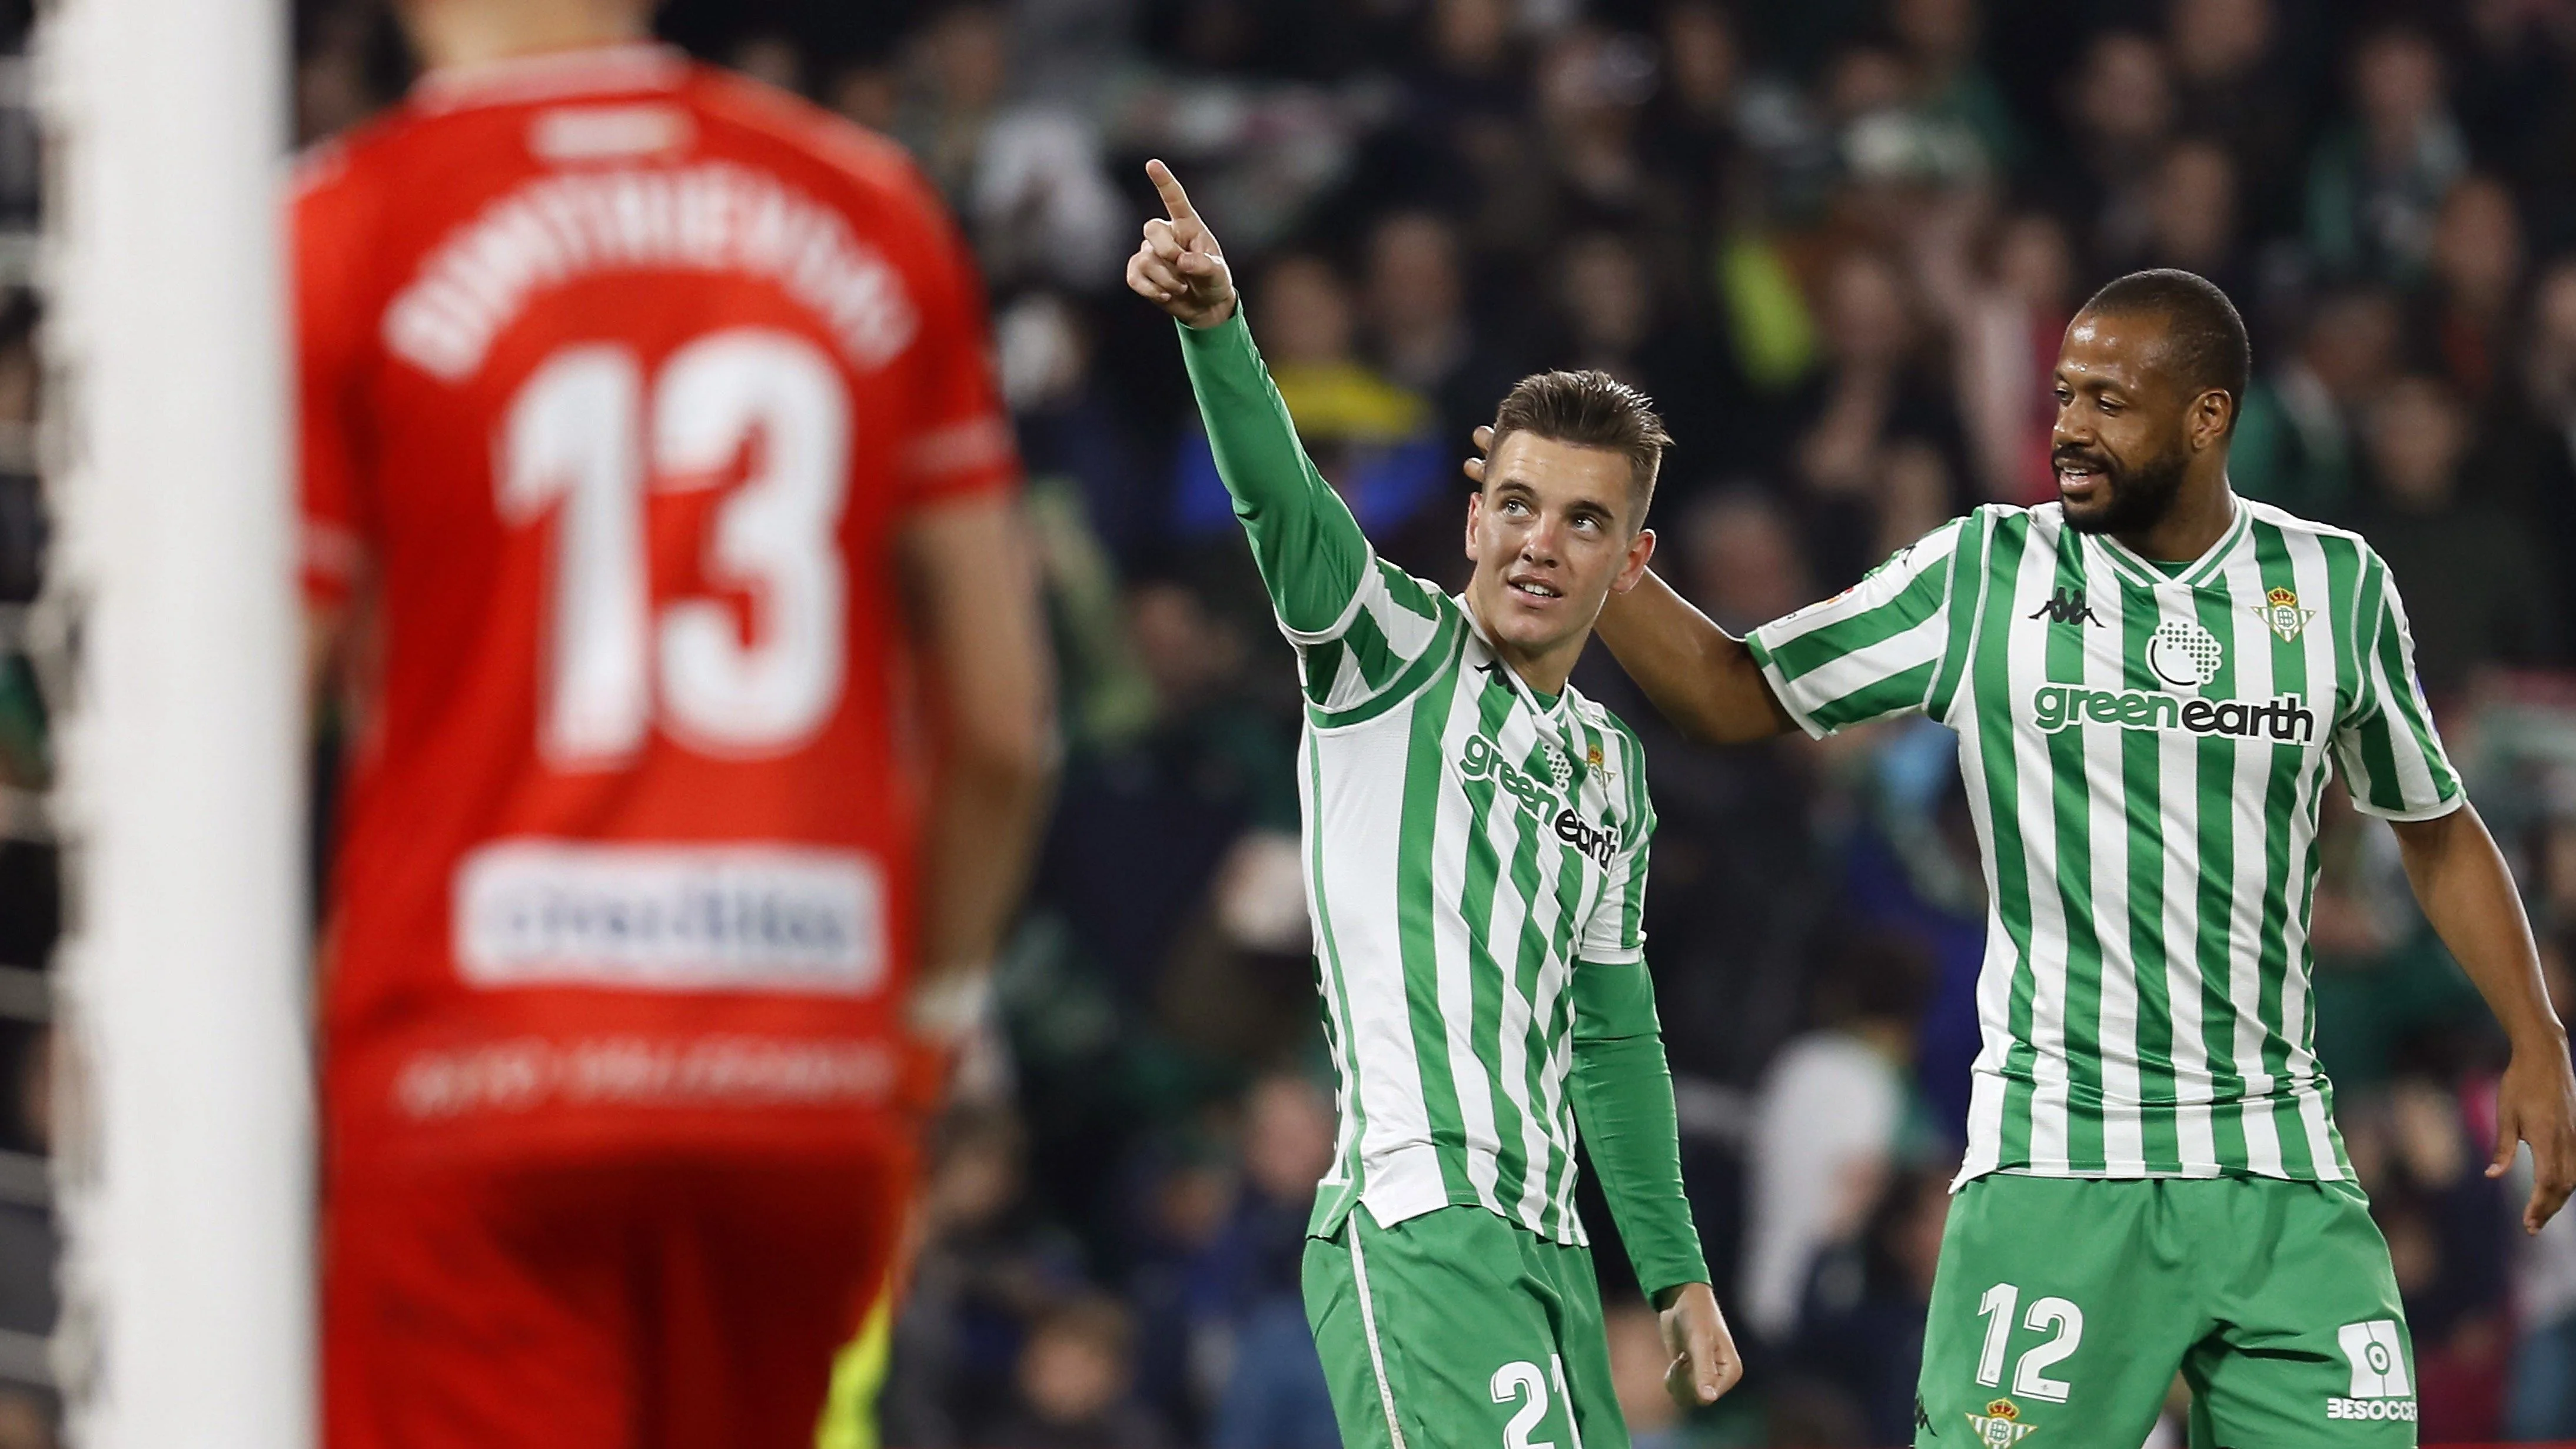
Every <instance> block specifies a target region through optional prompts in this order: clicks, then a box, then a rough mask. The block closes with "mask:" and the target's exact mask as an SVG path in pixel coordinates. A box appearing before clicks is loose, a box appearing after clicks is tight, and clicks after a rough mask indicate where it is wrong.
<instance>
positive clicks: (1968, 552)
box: [1924, 508, 1994, 723]
mask: <svg viewBox="0 0 2576 1449" xmlns="http://www.w3.org/2000/svg"><path fill="white" fill-rule="evenodd" d="M1993 521H1994V515H1993V514H1991V513H1989V512H1988V511H1987V510H1985V509H1982V508H1980V509H1978V510H1977V511H1976V512H1974V513H1971V514H1969V515H1968V516H1967V517H1966V518H1965V519H1963V520H1961V522H1960V524H1959V536H1958V539H1957V541H1956V542H1955V543H1953V544H1952V545H1951V548H1950V567H1949V576H1948V583H1947V587H1946V588H1945V589H1944V591H1943V597H1942V602H1943V605H1944V607H1945V608H1946V609H1947V610H1948V613H1949V626H1950V627H1949V637H1948V638H1947V639H1945V640H1944V641H1943V642H1942V645H1941V668H1940V670H1939V672H1938V673H1936V674H1934V675H1933V677H1932V690H1931V693H1930V694H1929V695H1928V696H1927V697H1926V698H1925V700H1924V710H1925V712H1926V713H1928V714H1930V715H1931V716H1932V717H1933V718H1934V719H1937V720H1941V721H1943V722H1945V723H1946V722H1947V721H1948V720H1949V718H1950V701H1951V700H1953V699H1955V698H1957V697H1958V693H1959V680H1960V679H1961V677H1963V676H1964V675H1965V674H1966V673H1967V669H1968V650H1969V646H1970V642H1971V641H1972V640H1974V639H1975V638H1976V633H1977V631H1976V622H1977V614H1976V608H1977V604H1978V602H1979V601H1981V600H1982V599H1984V597H1985V590H1984V589H1983V587H1982V585H1983V584H1984V582H1985V578H1986V568H1985V563H1986V543H1987V537H1988V530H1989V529H1990V528H1991V527H1992V525H1993Z"/></svg>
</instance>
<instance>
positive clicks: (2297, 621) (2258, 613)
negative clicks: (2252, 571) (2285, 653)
mask: <svg viewBox="0 0 2576 1449" xmlns="http://www.w3.org/2000/svg"><path fill="white" fill-rule="evenodd" d="M2247 607H2248V608H2251V609H2252V610H2253V611H2254V617H2256V618H2258V619H2260V620H2262V621H2263V627H2265V628H2267V629H2269V630H2271V631H2272V632H2273V633H2275V634H2278V635H2280V636H2281V642H2282V643H2284V644H2287V643H2290V642H2292V641H2294V640H2296V639H2297V638H2298V637H2299V631H2300V630H2301V629H2304V628H2306V627H2308V621H2309V620H2310V619H2313V618H2315V617H2316V616H2317V611H2316V610H2314V609H2302V608H2300V607H2299V591H2298V590H2296V589H2274V590H2273V591H2272V592H2270V593H2268V594H2265V595H2264V596H2263V602H2261V603H2259V604H2250V605H2248V606H2247Z"/></svg>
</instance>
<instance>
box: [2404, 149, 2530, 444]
mask: <svg viewBox="0 0 2576 1449" xmlns="http://www.w3.org/2000/svg"><path fill="white" fill-rule="evenodd" d="M2429 262H2430V265H2429V271H2430V276H2429V278H2428V281H2429V285H2428V286H2427V288H2426V289H2425V296H2424V304H2423V308H2422V311H2421V315H2420V318H2419V320H2418V323H2417V334H2418V335H2417V338H2416V346H2417V348H2418V350H2419V351H2420V352H2421V354H2422V355H2423V356H2424V358H2425V360H2426V361H2427V362H2428V363H2429V364H2431V365H2432V366H2434V367H2436V368H2438V369H2439V370H2440V371H2441V373H2442V374H2443V375H2444V376H2445V377H2448V378H2449V379H2450V380H2451V384H2452V385H2453V386H2454V387H2457V388H2458V389H2459V390H2460V393H2461V395H2462V396H2463V397H2466V398H2469V399H2471V400H2473V401H2478V400H2483V399H2485V398H2486V397H2487V396H2488V394H2489V392H2490V391H2491V390H2492V389H2493V388H2494V387H2495V386H2496V385H2497V384H2498V383H2500V382H2502V381H2504V380H2505V375H2506V373H2507V371H2508V368H2509V365H2510V363H2509V358H2510V355H2511V351H2512V347H2513V343H2514V339H2515V334H2516V332H2517V330H2518V328H2517V323H2518V321H2519V318H2518V317H2517V316H2516V315H2515V314H2516V309H2517V308H2518V306H2519V305H2520V303H2521V301H2522V266H2523V255H2522V218H2521V216H2520V214H2519V212H2518V211H2517V210H2516V209H2515V206H2514V200H2513V193H2512V192H2510V191H2507V190H2506V189H2505V188H2504V184H2503V183H2502V182H2500V181H2498V180H2496V179H2495V178H2494V177H2492V176H2481V175H2474V174H2473V175H2469V176H2463V177H2461V178H2460V179H2459V180H2458V181H2456V182H2454V183H2452V186H2451V190H2450V192H2449V194H2448V195H2446V196H2444V197H2443V198H2442V209H2441V211H2440V212H2438V213H2437V214H2436V215H2435V218H2434V222H2433V241H2432V247H2431V252H2430V255H2429Z"/></svg>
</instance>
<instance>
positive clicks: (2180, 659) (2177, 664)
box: [2147, 619, 2227, 689]
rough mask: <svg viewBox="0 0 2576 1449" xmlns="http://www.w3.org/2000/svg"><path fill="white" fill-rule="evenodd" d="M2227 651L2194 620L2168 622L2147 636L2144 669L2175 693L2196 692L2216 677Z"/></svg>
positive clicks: (2214, 636)
mask: <svg viewBox="0 0 2576 1449" xmlns="http://www.w3.org/2000/svg"><path fill="white" fill-rule="evenodd" d="M2226 662H2227V650H2226V649H2225V648H2224V647H2222V646H2221V645H2220V644H2219V642H2218V636H2217V635H2215V634H2212V633H2210V632H2209V631H2208V630H2207V629H2204V628H2202V627H2201V626H2200V623H2199V621H2197V620H2193V619H2167V620H2165V621H2164V622H2163V623H2161V624H2158V625H2157V626H2156V632H2155V633H2153V634H2151V635H2149V636H2147V668H2149V669H2151V670H2153V671H2155V676H2156V678H2158V679H2161V680H2163V681H2164V682H2165V683H2167V684H2169V685H2172V686H2173V687H2174V688H2176V689H2199V688H2201V687H2202V686H2204V685H2206V684H2208V683H2209V682H2210V681H2211V680H2213V679H2216V678H2217V677H2218V670H2219V666H2220V665H2222V664H2224V663H2226Z"/></svg>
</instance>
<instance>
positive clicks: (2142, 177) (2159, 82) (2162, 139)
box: [2043, 30, 2174, 255]
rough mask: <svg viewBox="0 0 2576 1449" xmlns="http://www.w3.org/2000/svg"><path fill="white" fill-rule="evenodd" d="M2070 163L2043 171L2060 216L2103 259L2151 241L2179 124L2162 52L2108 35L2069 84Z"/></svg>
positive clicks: (2098, 39)
mask: <svg viewBox="0 0 2576 1449" xmlns="http://www.w3.org/2000/svg"><path fill="white" fill-rule="evenodd" d="M2064 96H2065V101H2064V105H2065V111H2066V121H2067V125H2066V127H2065V128H2064V130H2063V131H2062V132H2061V139H2060V141H2059V144H2060V145H2061V146H2063V147H2065V148H2067V150H2068V151H2069V152H2071V154H2070V155H2067V156H2064V157H2061V158H2059V159H2058V160H2057V161H2055V162H2054V163H2053V164H2051V165H2049V166H2047V167H2045V168H2044V169H2043V173H2044V175H2046V176H2047V177H2048V178H2049V184H2050V186H2051V187H2052V188H2053V190H2054V191H2055V192H2056V199H2057V203H2058V208H2059V211H2060V214H2062V215H2064V216H2065V217H2066V218H2067V222H2068V226H2069V228H2070V229H2071V230H2072V231H2073V232H2074V233H2075V234H2076V236H2078V237H2079V238H2081V239H2082V241H2083V243H2084V244H2085V245H2086V246H2088V247H2090V248H2094V249H2096V250H2098V251H2099V252H2102V253H2108V254H2113V255H2117V254H2120V253H2122V252H2134V251H2136V250H2137V248H2138V246H2139V245H2140V243H2141V241H2142V240H2143V239H2144V237H2145V236H2146V233H2147V214H2148V196H2149V191H2150V184H2151V182H2152V180H2153V177H2154V172H2155V164H2156V161H2157V159H2158V158H2159V157H2161V156H2162V155H2163V154H2164V149H2165V144H2166V141H2167V140H2168V138H2169V137H2170V136H2171V135H2172V132H2173V124H2174V96H2173V77H2172V75H2171V73H2170V72H2169V70H2168V69H2167V67H2166V63H2165V54H2164V49H2163V47H2161V46H2159V45H2157V44H2156V42H2155V41H2154V39H2152V38H2151V37H2149V36H2147V35H2145V34H2142V33H2140V32H2138V31H2134V30H2106V31H2103V32H2102V33H2101V34H2099V35H2097V36H2095V37H2094V38H2093V41H2092V43H2091V44H2090V45H2089V46H2087V47H2086V49H2085V52H2084V59H2083V61H2082V63H2081V64H2080V65H2079V66H2078V67H2077V68H2076V70H2075V72H2074V73H2073V74H2072V75H2070V76H2069V77H2068V78H2067V80H2066V82H2065V91H2064Z"/></svg>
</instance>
